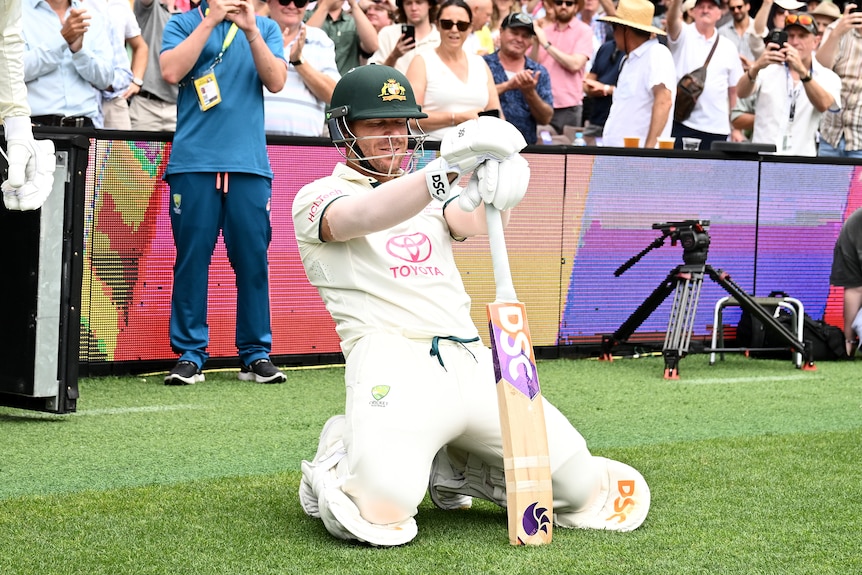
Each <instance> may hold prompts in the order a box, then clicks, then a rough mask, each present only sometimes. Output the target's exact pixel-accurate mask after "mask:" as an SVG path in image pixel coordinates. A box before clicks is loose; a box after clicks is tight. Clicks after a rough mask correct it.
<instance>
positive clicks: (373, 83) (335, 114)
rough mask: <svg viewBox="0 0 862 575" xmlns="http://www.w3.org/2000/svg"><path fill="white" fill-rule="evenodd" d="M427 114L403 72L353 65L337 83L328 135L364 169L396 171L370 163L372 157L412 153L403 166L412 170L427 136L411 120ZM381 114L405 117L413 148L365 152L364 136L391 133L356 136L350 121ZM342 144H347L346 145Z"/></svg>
mask: <svg viewBox="0 0 862 575" xmlns="http://www.w3.org/2000/svg"><path fill="white" fill-rule="evenodd" d="M427 117H428V114H426V113H424V112H423V111H422V109H421V108H420V107H419V105H417V104H416V97H415V96H414V95H413V88H412V87H411V86H410V82H409V81H408V80H407V78H406V77H405V76H404V74H402V73H401V72H399V71H398V70H396V69H395V68H391V67H389V66H380V65H376V64H368V65H365V66H359V67H357V68H353V69H352V70H350V71H349V72H347V73H346V74H345V75H344V76H342V77H341V79H340V80H339V81H338V84H336V85H335V90H334V91H333V93H332V99H331V102H330V108H329V110H327V111H326V120H327V124H328V126H329V136H330V138H331V139H332V142H333V143H334V144H335V146H336V147H337V148H338V149H339V151H341V153H342V156H344V158H345V159H346V160H348V162H351V161H353V162H355V163H356V164H358V165H359V166H360V167H362V168H363V169H364V170H366V171H368V172H370V173H372V174H375V175H382V176H392V175H394V172H393V169H391V168H390V169H389V170H388V171H386V172H383V171H381V170H379V169H375V168H373V167H372V166H371V160H375V159H392V158H393V157H396V156H400V159H405V158H408V156H409V160H410V161H409V162H408V164H407V166H406V167H405V168H404V169H405V171H410V170H411V169H412V168H413V167H414V165H413V160H414V159H415V158H416V156H417V155H421V153H420V152H421V151H422V144H423V142H424V141H425V137H426V136H425V133H424V132H423V131H422V129H421V128H420V127H419V125H418V123H415V122H409V121H408V120H419V119H422V118H427ZM378 118H404V121H405V123H406V124H407V132H408V133H407V135H406V138H407V139H408V148H409V150H412V152H410V151H408V150H405V152H404V153H398V154H392V155H387V156H366V155H365V154H364V153H363V152H362V149H361V148H360V146H359V144H360V142H361V141H362V140H368V139H374V138H391V137H392V136H389V135H379V136H363V137H357V136H356V135H355V134H354V133H353V132H352V130H351V129H350V124H351V123H352V122H355V121H359V120H373V119H378ZM401 137H404V136H401ZM341 145H343V146H344V148H343V149H342V148H341ZM348 152H351V153H348ZM401 163H403V162H400V163H398V165H399V166H400V165H401ZM393 165H394V164H393ZM399 169H400V168H399Z"/></svg>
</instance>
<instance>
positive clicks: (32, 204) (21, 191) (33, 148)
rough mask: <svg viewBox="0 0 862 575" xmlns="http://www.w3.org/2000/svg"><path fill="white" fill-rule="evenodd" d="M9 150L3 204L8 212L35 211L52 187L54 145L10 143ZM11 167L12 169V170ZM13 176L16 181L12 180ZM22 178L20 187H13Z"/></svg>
mask: <svg viewBox="0 0 862 575" xmlns="http://www.w3.org/2000/svg"><path fill="white" fill-rule="evenodd" d="M8 148H9V179H8V180H7V181H5V182H3V184H2V186H0V188H2V190H3V203H4V205H5V206H6V209H8V210H24V211H26V210H36V209H38V208H41V207H42V204H44V203H45V200H46V199H47V198H48V195H49V194H50V193H51V190H52V189H53V187H54V169H55V167H56V164H57V161H56V157H55V156H54V142H52V141H51V140H12V141H9V142H8ZM13 168H14V169H13ZM13 174H14V175H15V178H16V179H15V180H13ZM21 176H23V177H24V181H23V183H22V184H21V185H20V186H13V185H12V182H14V181H17V179H18V178H20V177H21Z"/></svg>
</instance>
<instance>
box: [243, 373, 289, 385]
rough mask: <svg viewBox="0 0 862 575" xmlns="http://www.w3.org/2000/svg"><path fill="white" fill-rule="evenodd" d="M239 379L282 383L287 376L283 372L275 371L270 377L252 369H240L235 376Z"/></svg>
mask: <svg viewBox="0 0 862 575" xmlns="http://www.w3.org/2000/svg"><path fill="white" fill-rule="evenodd" d="M237 377H238V378H239V380H240V381H253V382H255V383H284V382H285V381H287V377H286V376H285V375H284V374H283V373H276V374H275V375H272V376H270V377H264V376H262V375H258V374H256V373H254V372H253V371H241V372H239V375H238V376H237Z"/></svg>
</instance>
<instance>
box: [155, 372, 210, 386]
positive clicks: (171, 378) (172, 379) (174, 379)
mask: <svg viewBox="0 0 862 575" xmlns="http://www.w3.org/2000/svg"><path fill="white" fill-rule="evenodd" d="M204 381H206V377H204V374H202V373H196V374H195V375H193V376H191V377H190V378H187V377H182V376H181V375H177V374H170V375H168V376H167V377H166V378H165V385H194V384H196V383H202V382H204Z"/></svg>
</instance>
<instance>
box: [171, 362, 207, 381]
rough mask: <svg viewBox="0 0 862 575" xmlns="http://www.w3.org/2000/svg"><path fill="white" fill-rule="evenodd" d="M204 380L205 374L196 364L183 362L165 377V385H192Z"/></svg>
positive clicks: (178, 363)
mask: <svg viewBox="0 0 862 575" xmlns="http://www.w3.org/2000/svg"><path fill="white" fill-rule="evenodd" d="M203 380H204V374H202V373H201V370H200V368H199V367H198V366H197V364H196V363H195V362H193V361H187V360H182V361H178V362H177V364H176V365H175V366H174V368H173V369H172V370H171V371H170V373H168V375H167V376H165V385H192V384H195V383H201V382H202V381H203Z"/></svg>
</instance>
